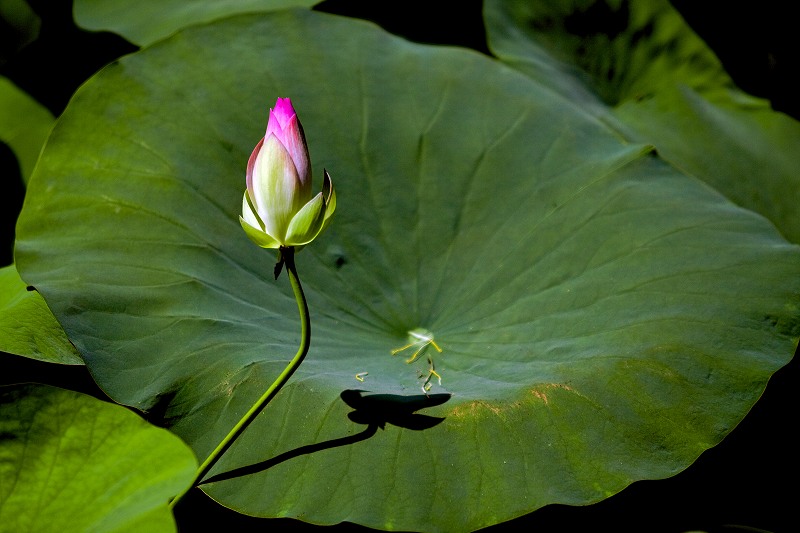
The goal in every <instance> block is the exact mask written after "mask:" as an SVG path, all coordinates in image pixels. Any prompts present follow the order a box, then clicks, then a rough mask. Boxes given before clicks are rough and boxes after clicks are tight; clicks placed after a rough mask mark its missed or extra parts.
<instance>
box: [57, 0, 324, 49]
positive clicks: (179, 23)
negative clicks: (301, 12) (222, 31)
mask: <svg viewBox="0 0 800 533" xmlns="http://www.w3.org/2000/svg"><path fill="white" fill-rule="evenodd" d="M319 2H320V0H232V1H220V0H114V1H113V2H109V1H107V0H75V3H74V5H73V13H74V17H75V22H76V23H77V24H78V25H79V26H81V27H83V28H85V29H87V30H93V31H111V32H114V33H118V34H119V35H122V36H123V37H125V38H126V39H127V40H129V41H130V42H132V43H134V44H138V45H140V46H144V45H148V44H151V43H153V42H155V41H158V40H159V39H163V38H164V37H167V36H169V35H171V34H172V33H174V32H176V31H177V30H180V29H181V28H185V27H187V26H191V25H193V24H200V23H204V22H211V21H212V20H215V19H218V18H224V17H227V16H231V15H236V14H240V13H248V12H255V11H275V10H280V9H286V8H289V7H311V6H313V5H315V4H318V3H319Z"/></svg>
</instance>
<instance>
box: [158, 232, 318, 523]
mask: <svg viewBox="0 0 800 533" xmlns="http://www.w3.org/2000/svg"><path fill="white" fill-rule="evenodd" d="M280 253H281V259H280V260H281V261H283V263H284V264H285V265H286V270H287V271H288V273H289V282H290V283H291V284H292V290H293V291H294V297H295V299H296V300H297V308H298V310H299V311H300V336H301V339H300V347H299V348H298V349H297V354H295V356H294V358H293V359H292V360H291V361H290V362H289V365H288V366H287V367H286V368H285V369H284V370H283V372H281V375H280V376H278V379H276V380H275V382H274V383H273V384H272V385H270V387H269V388H268V389H267V391H266V392H265V393H264V394H263V395H262V396H261V398H259V399H258V401H257V402H256V403H255V404H253V406H252V407H251V408H250V410H249V411H247V413H245V415H244V416H243V417H242V419H241V420H239V422H238V423H237V424H236V425H235V426H234V427H233V429H232V430H231V431H230V433H228V434H227V435H226V436H225V438H224V439H222V442H220V443H219V445H218V446H217V447H216V448H215V449H214V451H213V452H211V455H209V456H208V458H206V460H205V461H203V464H202V465H200V468H198V470H197V472H196V473H195V476H194V479H192V482H191V484H190V485H189V486H188V487H187V488H186V489H184V490H183V492H181V493H180V494H178V495H177V496H175V498H173V499H172V501H171V502H170V504H169V507H170V509H172V508H174V507H175V505H176V504H177V503H178V502H179V501H180V500H181V499H182V498H183V497H184V496H186V494H187V493H188V492H189V491H190V490H192V489H193V488H194V487H195V486H197V485H199V484H200V482H201V481H202V480H203V478H204V477H205V475H206V474H207V473H208V472H209V470H211V468H212V467H213V466H214V465H215V464H216V462H217V461H218V460H219V458H220V457H222V454H224V453H225V452H226V451H227V450H228V448H230V447H231V445H232V444H233V442H234V441H235V440H236V438H237V437H239V435H241V434H242V432H243V431H244V430H245V429H246V428H247V426H249V425H250V422H252V421H253V420H254V419H255V417H256V415H258V413H260V412H261V410H262V409H264V407H265V406H266V405H267V404H268V403H269V402H270V400H272V398H274V397H275V395H276V394H278V391H279V390H280V389H281V387H283V385H284V384H285V383H286V382H287V381H288V380H289V378H290V377H292V374H294V372H295V370H297V367H299V366H300V363H302V362H303V359H304V358H305V356H306V354H307V353H308V348H309V346H310V345H311V320H310V319H309V316H308V304H307V303H306V297H305V294H303V287H302V286H301V285H300V278H299V277H298V276H297V269H296V268H295V264H294V248H293V247H286V248H281V250H280Z"/></svg>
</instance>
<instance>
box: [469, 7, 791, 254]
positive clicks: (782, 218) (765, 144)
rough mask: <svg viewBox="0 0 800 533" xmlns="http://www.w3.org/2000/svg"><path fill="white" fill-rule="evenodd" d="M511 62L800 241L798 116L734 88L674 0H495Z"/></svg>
mask: <svg viewBox="0 0 800 533" xmlns="http://www.w3.org/2000/svg"><path fill="white" fill-rule="evenodd" d="M484 18H485V23H486V30H487V39H488V42H489V47H490V49H491V50H492V52H493V53H494V54H495V55H496V56H497V57H498V58H500V59H501V60H502V61H504V62H506V63H507V64H509V65H511V66H513V67H514V68H517V69H519V70H520V71H522V72H524V73H526V74H527V75H529V76H530V77H531V78H533V79H534V80H536V81H537V82H539V83H542V84H544V85H547V86H549V87H551V88H553V89H554V90H556V91H557V92H558V93H559V94H561V95H562V96H564V97H566V98H568V99H570V100H571V101H572V102H574V103H575V104H576V105H579V106H581V107H583V108H584V109H585V110H587V112H589V113H590V114H592V115H594V116H596V117H597V118H598V119H599V120H602V121H603V122H605V123H607V124H609V125H610V126H611V127H612V128H614V129H615V130H616V131H618V132H619V133H620V135H621V136H623V138H625V139H626V140H628V141H629V142H644V143H649V144H653V145H654V146H655V147H656V148H657V150H658V153H659V155H661V157H663V158H664V159H665V160H667V161H669V162H670V163H671V164H672V165H674V166H675V167H677V168H678V169H680V170H681V171H683V172H685V173H687V174H691V175H693V176H696V177H698V178H700V179H702V180H703V181H705V182H707V183H708V184H709V185H711V186H712V187H714V188H716V189H717V190H719V191H720V192H721V193H723V194H724V195H725V196H727V197H728V198H729V199H731V200H732V201H733V202H735V203H736V204H738V205H741V206H743V207H745V208H747V209H752V210H753V211H756V212H758V213H761V214H762V215H764V216H765V217H767V218H768V219H770V220H771V221H772V222H773V223H774V224H775V225H776V226H777V227H778V228H779V229H780V231H781V232H782V233H783V235H784V236H785V237H786V238H787V239H789V240H790V241H792V242H795V243H800V211H799V210H798V207H797V206H798V205H800V174H798V171H797V169H798V168H800V150H797V149H796V147H797V146H798V145H800V123H798V122H797V121H796V120H794V119H792V118H791V117H789V116H787V115H784V114H783V113H780V112H776V111H773V110H772V109H771V108H770V105H769V102H767V101H765V100H762V99H759V98H755V97H752V96H750V95H747V94H746V93H744V92H742V91H741V90H739V89H738V88H736V86H735V85H734V83H733V81H732V80H731V79H730V77H729V76H728V75H727V74H726V73H725V71H724V69H723V68H722V65H721V64H720V62H719V60H718V59H717V58H716V56H715V55H714V54H713V52H712V51H711V50H710V49H709V48H708V47H707V46H706V44H705V43H704V42H703V41H702V40H701V39H700V38H699V37H698V36H697V35H696V34H694V32H693V31H692V30H691V28H690V27H689V26H688V25H687V24H686V22H685V21H684V20H683V18H682V17H681V16H680V15H679V14H678V13H677V12H676V11H675V9H674V8H673V7H672V6H671V5H670V3H669V2H668V1H667V0H657V1H652V0H602V1H599V2H587V1H583V0H573V1H569V2H559V3H553V2H543V1H528V0H487V1H486V2H485V4H484Z"/></svg>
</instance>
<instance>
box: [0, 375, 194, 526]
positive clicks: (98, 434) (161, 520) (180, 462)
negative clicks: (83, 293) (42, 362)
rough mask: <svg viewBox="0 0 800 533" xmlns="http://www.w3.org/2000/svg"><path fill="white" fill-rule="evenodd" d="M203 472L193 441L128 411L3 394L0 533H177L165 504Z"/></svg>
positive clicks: (42, 394) (40, 391)
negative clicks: (198, 470)
mask: <svg viewBox="0 0 800 533" xmlns="http://www.w3.org/2000/svg"><path fill="white" fill-rule="evenodd" d="M196 468H197V462H196V460H195V458H194V456H193V455H192V452H191V450H190V449H189V448H188V447H187V446H186V444H184V443H183V442H181V440H180V439H178V438H177V437H175V435H172V434H171V433H169V432H168V431H166V430H164V429H161V428H156V427H154V426H151V425H149V424H148V423H147V422H145V421H144V420H143V419H142V418H140V417H138V416H137V415H136V414H134V413H132V412H131V411H129V410H128V409H126V408H124V407H121V406H119V405H115V404H111V403H107V402H102V401H100V400H97V399H95V398H92V397H91V396H87V395H85V394H81V393H78V392H73V391H68V390H64V389H59V388H56V387H50V386H47V385H38V384H26V385H11V386H6V387H0V479H2V480H3V483H2V484H0V531H4V532H6V531H7V532H12V531H31V532H34V531H42V532H51V531H59V532H63V533H68V532H86V531H98V532H99V531H104V532H120V533H121V532H131V533H133V532H135V531H148V532H154V533H159V532H168V531H176V528H175V521H174V519H173V518H172V513H171V512H170V511H169V509H168V507H167V503H168V502H169V499H170V498H171V497H172V496H174V495H175V494H176V493H177V492H178V491H180V489H181V488H183V486H185V485H186V484H187V483H189V481H190V480H191V478H192V474H193V472H194V470H195V469H196Z"/></svg>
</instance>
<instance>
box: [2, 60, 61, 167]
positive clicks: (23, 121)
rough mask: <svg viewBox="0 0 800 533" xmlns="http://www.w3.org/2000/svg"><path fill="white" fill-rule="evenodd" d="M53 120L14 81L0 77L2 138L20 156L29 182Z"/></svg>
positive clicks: (20, 162)
mask: <svg viewBox="0 0 800 533" xmlns="http://www.w3.org/2000/svg"><path fill="white" fill-rule="evenodd" d="M53 122H54V119H53V115H51V114H50V111H48V110H47V109H46V108H45V107H44V106H42V105H41V104H39V102H37V101H36V100H34V99H33V98H31V97H30V96H29V95H28V94H27V93H25V92H23V91H22V90H21V89H20V88H19V87H17V86H16V85H14V84H13V83H12V82H11V80H9V79H7V78H4V77H2V76H0V141H2V142H4V143H6V144H7V145H8V146H9V147H10V148H11V150H12V151H13V152H14V155H16V156H17V161H18V162H19V166H20V172H21V174H22V179H23V180H25V181H26V182H27V181H28V178H29V177H30V175H31V173H32V172H33V167H34V165H36V159H37V158H38V157H39V152H40V151H41V150H42V145H43V144H44V141H45V139H47V135H48V133H50V128H52V127H53Z"/></svg>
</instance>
